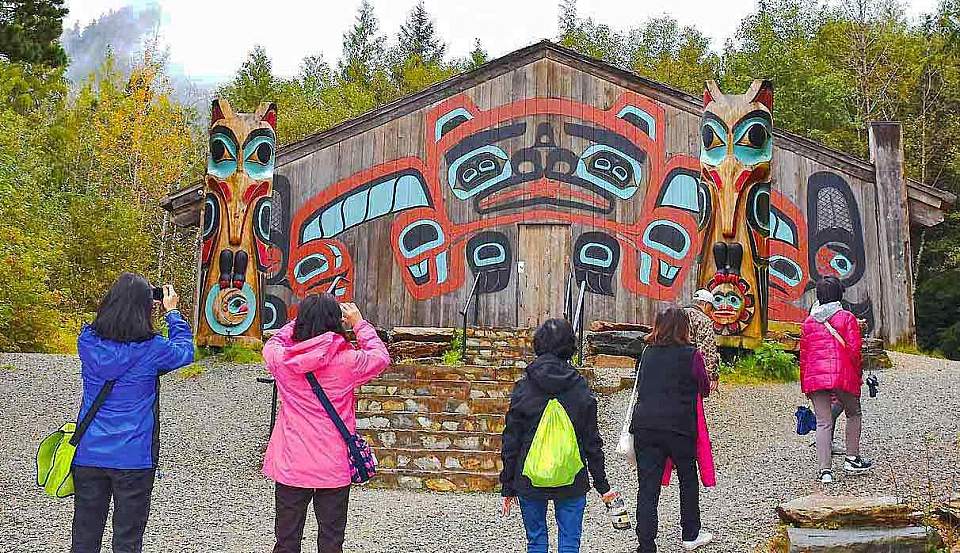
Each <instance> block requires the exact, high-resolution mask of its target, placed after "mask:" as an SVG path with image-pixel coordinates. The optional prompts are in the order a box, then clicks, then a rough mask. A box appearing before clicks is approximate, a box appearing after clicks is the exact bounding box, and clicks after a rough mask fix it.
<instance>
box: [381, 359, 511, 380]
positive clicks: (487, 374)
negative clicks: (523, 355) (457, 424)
mask: <svg viewBox="0 0 960 553" xmlns="http://www.w3.org/2000/svg"><path fill="white" fill-rule="evenodd" d="M521 376H523V369H521V368H518V367H491V366H479V365H424V364H407V363H399V364H394V365H391V366H390V368H389V369H387V372H385V373H383V374H381V375H380V376H379V377H377V380H409V379H411V378H413V379H417V380H460V381H474V380H485V381H488V382H489V381H499V382H515V381H517V380H518V379H519V378H520V377H521Z"/></svg>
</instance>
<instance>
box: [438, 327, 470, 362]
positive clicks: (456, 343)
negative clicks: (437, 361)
mask: <svg viewBox="0 0 960 553" xmlns="http://www.w3.org/2000/svg"><path fill="white" fill-rule="evenodd" d="M463 340H464V338H463V332H461V331H459V330H454V331H453V339H452V340H450V345H449V346H448V347H447V351H445V352H443V360H442V361H441V362H442V363H443V364H444V365H461V364H463Z"/></svg>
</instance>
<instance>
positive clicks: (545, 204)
mask: <svg viewBox="0 0 960 553" xmlns="http://www.w3.org/2000/svg"><path fill="white" fill-rule="evenodd" d="M773 112H774V119H775V118H776V109H775V107H774V110H773ZM279 113H280V116H279V118H278V124H280V125H282V124H283V115H282V114H283V106H280V111H279ZM702 114H703V105H702V103H701V102H700V100H699V99H697V98H695V97H692V96H690V95H687V94H685V93H682V92H680V91H676V90H674V89H671V88H669V87H665V86H663V85H660V84H657V83H655V82H652V81H649V80H646V79H642V78H640V77H637V76H636V75H633V74H631V73H627V72H624V71H620V70H618V69H616V68H613V67H611V66H608V65H606V64H603V63H600V62H597V61H595V60H592V59H589V58H585V57H582V56H579V55H578V54H576V53H573V52H571V51H568V50H566V49H563V48H560V47H558V46H556V45H553V44H551V43H549V42H544V43H539V44H536V45H534V46H531V47H528V48H525V49H523V50H520V51H517V52H514V53H513V54H509V55H507V56H505V57H504V58H501V59H499V60H495V61H494V62H491V63H489V64H486V65H485V66H483V67H481V68H480V69H478V70H475V71H473V72H471V73H467V74H465V75H462V76H459V77H456V78H454V79H451V80H449V81H445V82H444V83H440V84H438V85H435V86H433V87H431V88H429V89H427V90H425V91H423V92H421V93H419V94H416V95H414V96H411V97H408V98H404V99H401V100H399V101H397V102H395V103H393V104H390V105H387V106H385V107H383V108H380V109H378V110H376V111H374V112H371V113H369V114H367V115H364V116H361V117H360V118H357V119H355V120H352V121H348V122H346V123H344V124H342V125H339V126H338V127H335V128H333V129H331V130H329V131H326V132H323V133H320V134H318V135H315V136H313V137H310V138H308V139H306V140H304V141H301V142H298V143H294V144H290V145H287V146H284V147H282V148H280V149H279V151H278V156H277V163H276V169H275V176H274V181H273V202H272V205H271V206H270V219H269V220H270V237H269V238H270V241H271V242H273V243H274V245H275V246H276V247H278V248H279V250H280V251H282V255H281V256H280V257H281V259H280V260H279V261H278V265H277V270H275V271H272V272H269V273H268V274H267V275H266V277H265V290H266V294H265V297H264V305H263V309H264V317H263V318H264V325H265V328H271V327H276V326H279V325H281V324H282V323H283V322H284V320H286V319H287V318H288V317H290V316H292V315H293V313H294V310H295V307H294V306H295V304H296V302H297V298H298V297H302V296H303V295H304V294H307V293H310V292H314V291H326V290H327V289H328V288H331V286H332V289H333V290H335V293H337V294H339V295H340V296H341V297H342V298H347V299H352V300H353V301H355V302H356V303H358V305H360V307H361V309H362V310H363V312H364V314H365V315H366V316H367V318H369V319H370V320H371V321H373V322H375V323H376V324H378V325H380V326H383V327H392V326H398V325H406V326H411V325H413V326H456V325H458V324H459V321H460V320H461V315H460V309H461V308H462V307H463V306H464V304H465V302H466V301H467V299H468V297H469V295H470V291H471V289H472V288H473V285H474V282H475V280H476V282H477V285H478V288H479V290H480V291H481V292H482V293H481V295H480V301H479V314H478V322H479V324H480V325H484V326H530V325H533V324H535V323H537V322H538V321H540V320H543V319H544V318H545V317H548V316H559V315H560V314H561V312H562V305H563V296H564V287H565V283H566V278H567V277H568V276H569V275H574V278H575V280H576V281H577V282H581V281H584V280H586V282H587V289H588V292H589V293H587V295H586V302H585V307H586V309H585V313H586V317H587V319H588V320H594V319H605V320H615V321H642V322H649V321H651V320H652V319H653V316H654V314H655V312H656V310H657V309H658V308H659V307H660V306H661V305H662V304H664V303H666V302H681V303H686V302H688V301H689V298H690V297H691V295H692V293H693V292H694V290H695V288H696V285H697V284H696V283H697V274H698V271H699V261H700V254H701V250H702V246H703V240H704V236H703V234H704V233H703V231H702V229H701V228H700V226H699V223H700V222H701V218H702V216H703V210H704V199H703V198H702V195H701V194H700V192H698V189H699V187H698V182H699V180H700V171H701V167H700V150H701V141H702V138H701V116H702ZM774 135H775V150H774V153H773V163H772V185H771V189H772V193H771V198H772V199H771V201H770V203H771V206H772V209H771V211H772V212H773V213H774V214H775V216H772V217H771V220H770V223H771V228H770V242H769V244H770V246H769V249H770V252H769V253H770V290H771V295H770V319H771V320H787V321H796V320H798V319H799V318H801V317H802V316H803V313H804V312H805V311H806V309H808V307H809V305H810V303H811V301H812V293H811V292H809V291H805V290H806V288H807V285H808V284H809V283H810V282H811V279H813V278H816V276H817V275H824V274H835V275H837V276H839V277H841V278H842V279H843V280H844V281H845V282H846V283H847V284H848V285H849V292H848V296H849V299H850V301H851V303H852V304H853V307H854V309H855V310H856V311H857V312H858V314H860V315H861V316H864V317H866V318H868V320H869V321H870V322H871V327H872V328H873V329H875V330H877V331H879V332H880V333H881V334H882V335H883V336H884V337H886V338H887V339H889V340H891V341H896V340H900V339H910V337H911V336H912V328H913V321H912V318H913V313H912V308H910V309H898V310H891V309H884V308H883V306H884V305H889V304H893V303H896V302H900V303H903V302H904V301H905V298H909V297H910V296H911V294H910V291H909V288H907V289H901V290H896V289H895V287H891V286H887V287H884V286H883V285H882V279H883V278H884V275H897V274H899V275H900V276H901V277H902V276H904V275H907V276H908V275H909V254H908V253H907V254H905V255H901V256H900V257H899V261H897V262H899V263H901V264H903V267H887V265H889V264H890V263H892V262H894V260H892V259H891V258H889V257H885V256H883V255H882V254H881V248H880V246H879V244H880V242H881V241H882V240H884V241H886V242H887V243H888V245H889V240H888V239H887V237H885V235H884V232H883V228H882V227H883V226H884V225H888V224H891V223H890V222H891V221H893V222H895V223H896V224H898V225H899V224H903V225H907V224H908V223H907V221H908V214H907V213H906V210H905V209H902V206H900V207H901V211H900V212H898V213H892V212H889V211H890V210H891V209H894V208H896V206H897V205H898V204H890V203H889V202H886V203H884V202H881V201H879V200H878V192H877V190H878V188H877V169H876V168H877V167H880V165H881V164H880V163H877V165H876V166H875V165H874V164H873V163H868V162H866V161H862V160H857V159H854V158H851V157H849V156H846V155H844V154H841V153H838V152H835V151H832V150H829V149H826V148H824V147H821V146H819V145H817V144H815V143H812V142H810V141H808V140H805V139H802V138H799V137H796V136H793V135H789V134H787V133H783V132H780V131H775V133H774ZM897 147H899V145H897ZM882 155H886V154H882ZM900 156H901V158H900V159H901V164H902V150H901V154H900ZM888 157H889V156H888ZM874 161H875V162H876V161H877V160H874ZM881 161H882V162H883V163H886V160H885V159H884V160H881ZM887 180H889V179H887ZM894 186H895V187H896V186H897V185H896V183H894ZM899 187H900V190H901V191H902V197H903V203H907V202H909V206H910V209H911V214H912V211H914V210H916V215H915V216H914V217H912V220H913V222H914V223H920V224H924V225H929V224H936V222H938V220H939V219H942V209H943V208H944V207H945V206H947V205H948V204H949V203H950V202H952V197H950V196H949V195H948V194H945V193H942V192H940V191H937V190H935V189H932V188H931V187H927V186H923V185H922V184H919V183H912V182H911V183H907V182H905V181H904V179H903V178H902V165H901V178H900V181H899ZM195 195H196V194H195V192H191V191H184V192H181V193H179V194H177V195H174V196H172V197H171V198H169V199H168V201H167V207H168V208H169V209H172V210H173V211H174V212H175V213H177V212H178V210H179V212H180V216H179V217H178V220H180V221H181V222H195V217H196V216H195V215H190V214H189V213H188V211H189V210H188V209H187V207H186V206H188V205H193V204H195V203H196V198H195V197H194V196H195ZM884 210H887V212H884ZM192 218H194V219H193V221H191V219H192ZM901 234H902V233H900V234H898V235H897V236H901ZM900 247H901V249H902V250H903V251H904V252H909V237H907V241H906V242H901V243H900ZM898 271H899V273H898ZM478 275H479V279H478V280H477V278H478ZM888 278H892V277H888ZM906 282H907V286H909V279H907V280H906ZM891 331H892V332H891Z"/></svg>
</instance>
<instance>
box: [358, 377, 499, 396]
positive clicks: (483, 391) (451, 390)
mask: <svg viewBox="0 0 960 553" xmlns="http://www.w3.org/2000/svg"><path fill="white" fill-rule="evenodd" d="M512 391H513V382H491V381H486V380H475V381H472V382H470V381H465V380H418V379H411V380H394V381H381V380H379V379H378V380H375V381H373V382H371V383H370V384H366V385H364V386H362V387H361V388H360V393H359V394H358V395H357V397H366V396H399V397H403V398H409V397H422V396H437V397H445V398H456V399H479V398H503V397H510V392H512Z"/></svg>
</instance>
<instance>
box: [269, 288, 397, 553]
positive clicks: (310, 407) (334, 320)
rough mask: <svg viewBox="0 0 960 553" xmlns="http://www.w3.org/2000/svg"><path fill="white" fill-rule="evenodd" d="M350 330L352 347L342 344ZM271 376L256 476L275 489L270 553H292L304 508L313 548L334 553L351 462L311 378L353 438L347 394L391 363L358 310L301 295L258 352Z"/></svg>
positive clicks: (351, 398) (351, 407) (296, 549)
mask: <svg viewBox="0 0 960 553" xmlns="http://www.w3.org/2000/svg"><path fill="white" fill-rule="evenodd" d="M345 327H346V328H353V331H354V333H355V334H356V337H357V342H358V344H359V346H360V347H359V349H357V348H354V347H353V346H352V345H351V344H350V342H349V341H347V338H346V334H345ZM263 359H264V361H265V362H266V364H267V368H268V369H269V370H270V372H271V373H272V374H273V376H274V378H276V382H277V390H278V392H279V394H280V400H281V405H280V412H279V413H278V414H277V423H276V426H275V427H274V429H273V434H272V435H271V436H270V444H269V445H268V446H267V453H266V455H265V456H264V459H263V474H265V475H266V476H267V477H268V478H270V479H271V480H274V481H275V482H276V483H277V485H276V519H275V531H276V536H277V544H276V546H275V547H274V549H273V551H274V553H299V551H300V541H301V539H302V538H303V525H304V522H305V521H306V516H307V505H308V504H309V503H310V501H311V499H312V500H313V509H314V511H315V512H316V515H317V525H318V526H319V528H320V531H319V535H318V537H317V550H318V551H319V552H320V553H340V552H341V551H342V548H343V541H344V531H345V529H346V525H347V501H348V499H349V496H350V483H351V480H350V461H349V457H348V453H347V446H346V444H345V443H344V442H343V438H342V437H341V436H340V433H339V432H338V431H337V428H336V427H335V426H334V424H333V422H332V421H331V420H330V417H329V416H327V413H326V411H324V409H323V406H322V405H321V404H320V401H319V400H318V399H317V396H316V395H315V394H314V392H313V389H312V388H311V387H310V383H309V382H308V381H307V378H306V375H307V373H313V374H314V376H315V377H316V379H317V381H318V382H319V383H320V386H321V387H322V388H323V390H324V391H325V392H326V394H327V396H328V397H329V398H330V402H331V403H332V404H333V406H334V408H336V410H337V413H338V414H339V415H340V417H341V418H342V419H343V422H344V424H346V426H347V428H348V429H349V430H350V432H356V426H357V420H356V411H355V407H356V400H355V398H354V390H356V389H357V388H359V387H360V386H362V385H363V384H366V383H367V382H369V381H371V380H373V379H374V378H376V377H377V376H378V375H380V373H382V372H383V371H384V369H386V367H387V366H388V365H389V364H390V355H389V354H388V353H387V348H386V346H384V345H383V342H382V341H381V340H380V337H379V336H377V332H376V330H375V329H374V328H373V326H372V325H371V324H370V323H368V322H366V321H364V320H363V318H362V317H361V315H360V311H359V310H358V309H357V306H355V305H353V304H352V303H345V304H343V305H341V304H339V303H337V300H336V298H335V297H334V296H333V295H331V294H321V295H313V296H307V297H306V298H304V300H303V301H302V302H300V306H299V315H298V317H297V318H296V319H295V320H293V321H291V322H290V323H288V324H287V325H286V326H284V327H283V328H282V329H281V330H280V331H279V332H278V333H277V334H276V335H275V336H274V337H273V338H271V339H270V340H269V341H268V342H267V343H266V344H265V345H264V346H263Z"/></svg>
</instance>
